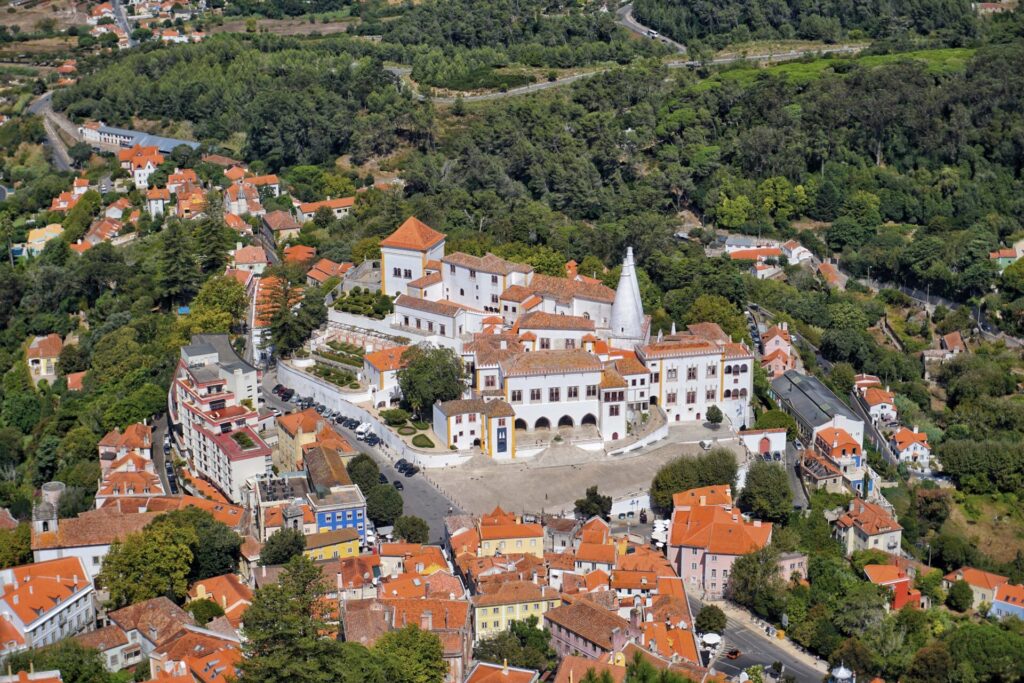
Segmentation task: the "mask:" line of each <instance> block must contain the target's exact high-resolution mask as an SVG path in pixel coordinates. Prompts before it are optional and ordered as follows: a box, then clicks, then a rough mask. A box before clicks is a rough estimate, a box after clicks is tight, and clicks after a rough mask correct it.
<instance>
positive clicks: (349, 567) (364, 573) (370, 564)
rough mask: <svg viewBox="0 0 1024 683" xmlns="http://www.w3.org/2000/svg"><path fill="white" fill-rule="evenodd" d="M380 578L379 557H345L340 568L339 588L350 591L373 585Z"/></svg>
mask: <svg viewBox="0 0 1024 683" xmlns="http://www.w3.org/2000/svg"><path fill="white" fill-rule="evenodd" d="M379 577H380V556H379V555H358V556H356V557H343V558H341V563H340V564H339V566H338V588H340V589H341V590H349V589H355V588H363V587H366V586H371V585H373V579H374V578H379Z"/></svg>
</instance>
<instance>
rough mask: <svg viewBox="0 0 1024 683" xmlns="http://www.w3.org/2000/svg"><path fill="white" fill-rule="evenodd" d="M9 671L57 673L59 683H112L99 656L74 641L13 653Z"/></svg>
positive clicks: (101, 657)
mask: <svg viewBox="0 0 1024 683" xmlns="http://www.w3.org/2000/svg"><path fill="white" fill-rule="evenodd" d="M7 666H8V667H9V668H10V669H11V671H30V670H34V671H60V679H61V681H62V683H113V682H114V680H115V678H114V675H113V674H111V673H110V672H109V671H107V669H106V667H105V666H104V662H103V655H102V654H100V652H99V651H98V650H93V649H91V648H87V647H83V646H82V645H79V644H78V642H77V641H75V640H72V639H69V640H62V641H60V642H58V643H56V644H55V645H51V646H49V647H44V648H39V649H32V650H24V651H22V652H16V653H14V654H12V655H11V656H10V658H9V659H8V660H7Z"/></svg>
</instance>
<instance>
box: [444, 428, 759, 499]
mask: <svg viewBox="0 0 1024 683" xmlns="http://www.w3.org/2000/svg"><path fill="white" fill-rule="evenodd" d="M703 439H708V440H714V439H718V443H717V445H718V446H721V447H724V448H728V449H729V450H731V451H733V452H735V453H736V457H737V460H738V461H739V462H740V463H742V459H743V457H744V453H743V447H742V446H741V445H740V443H739V440H738V439H737V438H736V437H735V436H734V435H733V434H732V433H731V432H730V431H729V430H728V429H726V428H725V427H722V428H721V429H719V430H717V431H712V430H709V429H707V428H705V427H703V426H701V425H693V424H688V425H682V426H679V427H671V428H670V429H669V437H668V438H667V439H664V440H662V441H659V442H657V443H655V444H652V445H651V446H650V447H648V448H645V449H642V450H639V451H637V452H636V453H630V454H627V455H621V456H616V457H609V456H607V455H605V454H604V453H603V452H602V453H589V452H586V451H583V450H581V449H579V448H576V447H575V446H572V445H571V444H555V445H552V446H551V447H550V448H548V449H547V450H546V451H544V452H543V453H541V454H540V455H538V456H537V457H536V458H533V459H531V460H520V461H514V462H512V463H501V464H499V463H495V462H494V461H492V460H489V459H488V458H486V457H485V456H477V457H476V458H474V459H473V460H471V461H469V462H468V463H465V464H463V465H460V466H458V467H449V468H444V469H431V470H427V471H426V472H425V473H426V474H427V476H429V477H430V478H431V479H432V480H433V481H434V482H435V483H436V484H437V485H438V487H439V488H440V489H441V490H442V491H443V492H444V493H445V494H446V495H448V496H449V497H451V498H452V499H453V500H454V501H455V502H456V503H457V504H458V506H459V507H461V508H462V509H463V510H465V511H467V512H471V513H477V514H479V513H483V512H489V511H490V510H492V509H494V506H495V505H501V506H502V507H503V508H505V509H507V510H509V511H513V512H519V513H522V512H529V513H537V512H540V511H541V510H542V509H543V511H544V512H549V513H559V512H562V511H565V512H567V513H570V514H571V512H572V508H573V503H574V501H576V499H578V498H582V497H583V494H584V492H585V491H586V489H587V487H588V486H593V485H595V484H597V486H598V487H599V490H600V492H601V493H602V494H604V495H610V496H611V497H612V498H613V499H620V498H626V497H630V496H634V495H640V494H644V493H646V492H647V491H648V490H649V489H650V485H651V480H652V479H653V478H654V475H655V474H656V473H657V471H658V469H659V468H661V466H662V465H664V464H665V463H667V462H669V461H670V460H672V459H673V458H675V457H678V456H680V455H690V456H695V455H698V454H700V453H702V452H703V451H702V450H701V448H700V446H699V445H698V442H699V441H701V440H703Z"/></svg>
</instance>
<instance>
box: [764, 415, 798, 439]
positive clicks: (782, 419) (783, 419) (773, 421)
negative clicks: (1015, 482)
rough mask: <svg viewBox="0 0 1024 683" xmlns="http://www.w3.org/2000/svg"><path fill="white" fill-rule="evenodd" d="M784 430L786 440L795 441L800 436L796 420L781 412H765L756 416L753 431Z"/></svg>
mask: <svg viewBox="0 0 1024 683" xmlns="http://www.w3.org/2000/svg"><path fill="white" fill-rule="evenodd" d="M783 428H784V429H785V430H786V438H787V439H789V440H790V441H795V440H796V439H797V438H798V437H799V436H800V430H799V429H797V426H796V420H794V419H793V418H792V417H790V416H789V415H787V414H786V413H784V412H782V411H781V410H775V409H773V410H766V411H764V412H763V413H761V414H760V415H758V416H757V421H756V422H754V429H783Z"/></svg>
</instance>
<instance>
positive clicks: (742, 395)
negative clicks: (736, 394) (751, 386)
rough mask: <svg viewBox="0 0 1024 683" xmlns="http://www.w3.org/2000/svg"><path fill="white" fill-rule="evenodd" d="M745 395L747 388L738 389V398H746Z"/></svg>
mask: <svg viewBox="0 0 1024 683" xmlns="http://www.w3.org/2000/svg"><path fill="white" fill-rule="evenodd" d="M746 397H747V390H746V389H740V398H746Z"/></svg>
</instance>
